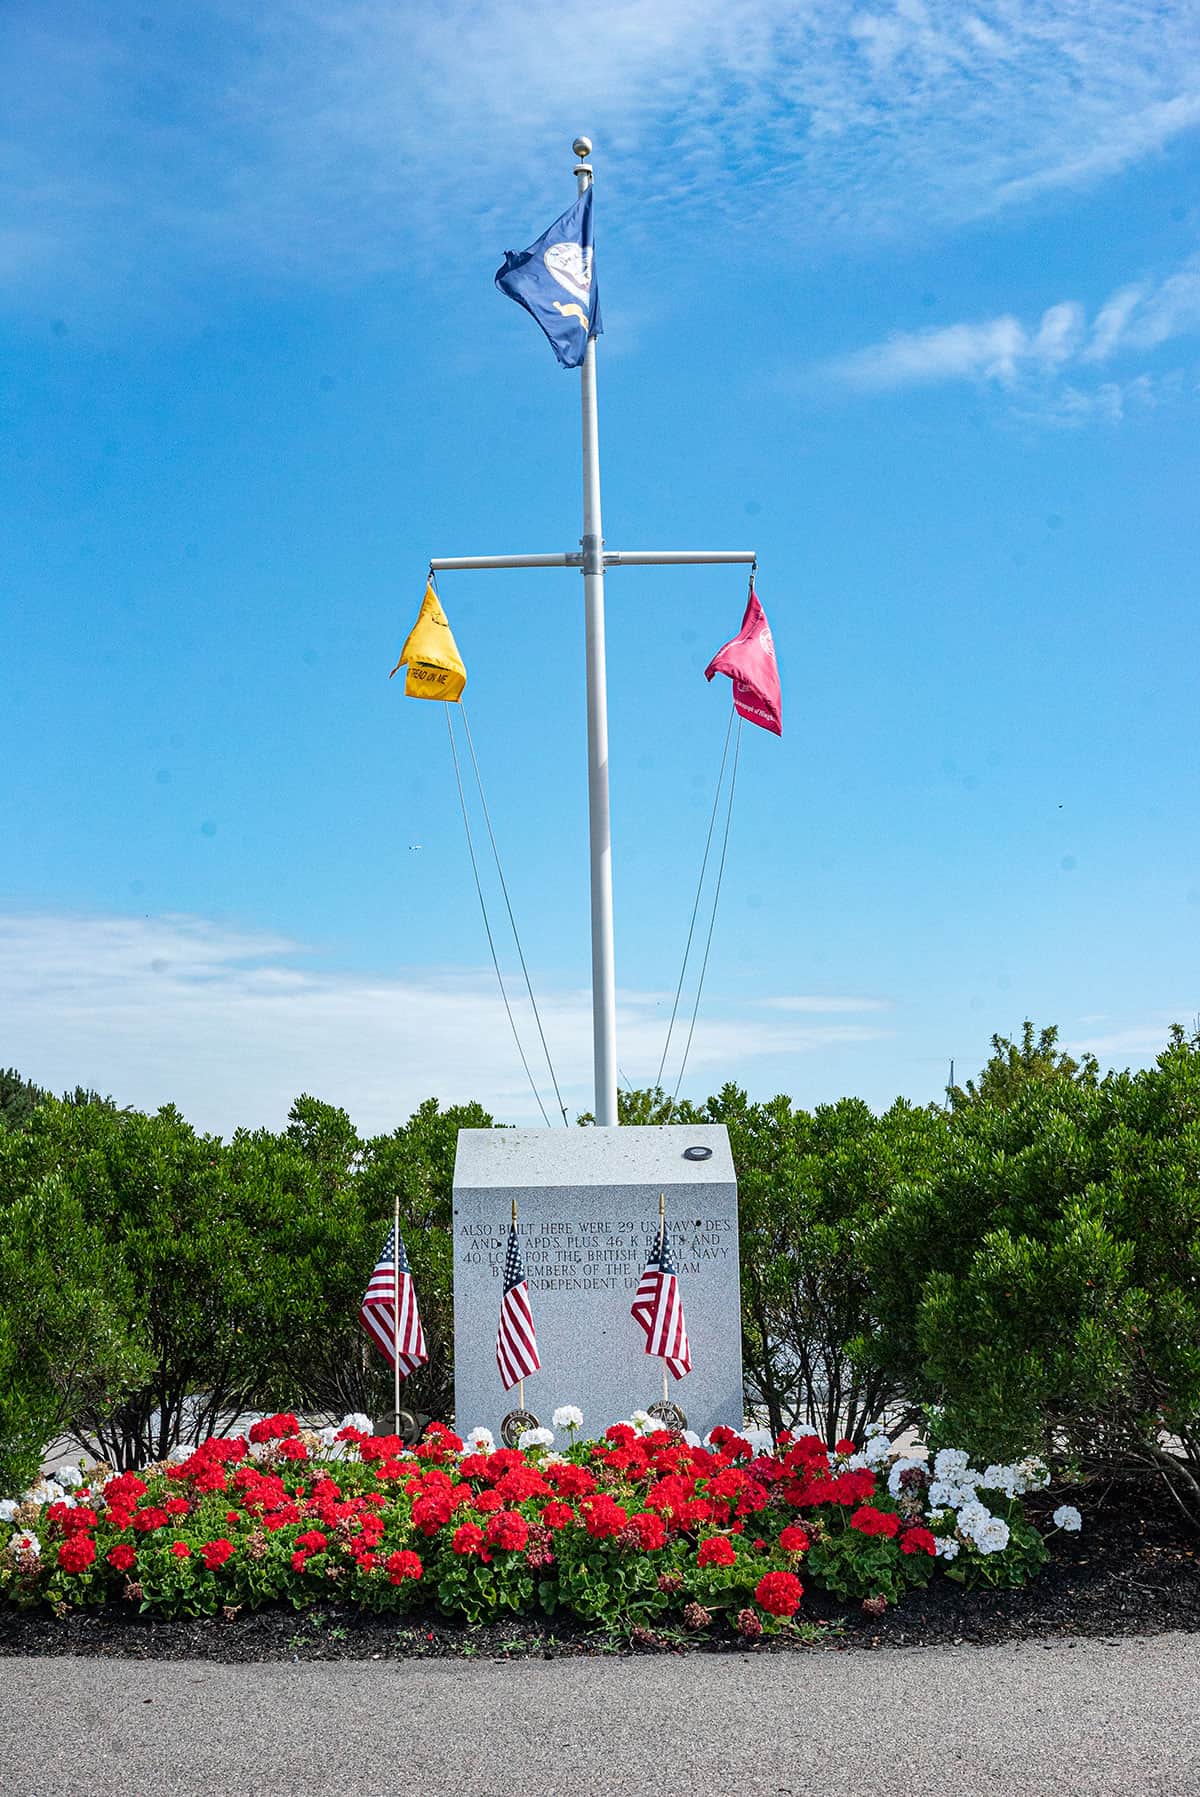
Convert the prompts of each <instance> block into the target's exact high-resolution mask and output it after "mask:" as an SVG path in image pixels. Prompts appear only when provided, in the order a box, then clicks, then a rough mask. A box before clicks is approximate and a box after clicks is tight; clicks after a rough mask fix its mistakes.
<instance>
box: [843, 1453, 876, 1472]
mask: <svg viewBox="0 0 1200 1797" xmlns="http://www.w3.org/2000/svg"><path fill="white" fill-rule="evenodd" d="M870 1464H871V1462H870V1461H869V1460H868V1459H867V1456H866V1455H865V1454H851V1456H850V1458H849V1459H848V1460H847V1462H846V1471H847V1472H848V1473H861V1472H865V1471H866V1470H867V1468H868V1467H869V1466H870Z"/></svg>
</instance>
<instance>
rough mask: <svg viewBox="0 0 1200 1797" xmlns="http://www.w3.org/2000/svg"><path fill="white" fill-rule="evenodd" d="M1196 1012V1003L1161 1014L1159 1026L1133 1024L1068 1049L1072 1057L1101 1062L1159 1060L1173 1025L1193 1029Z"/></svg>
mask: <svg viewBox="0 0 1200 1797" xmlns="http://www.w3.org/2000/svg"><path fill="white" fill-rule="evenodd" d="M1195 1011H1196V1006H1195V1005H1194V1004H1191V1005H1185V1006H1183V1008H1182V1009H1181V1010H1178V1011H1161V1012H1159V1013H1158V1016H1159V1019H1160V1021H1159V1022H1157V1023H1135V1024H1130V1025H1128V1026H1127V1027H1125V1028H1123V1029H1116V1030H1110V1031H1109V1032H1108V1034H1107V1035H1101V1036H1083V1037H1081V1038H1080V1039H1079V1040H1078V1041H1076V1042H1068V1043H1066V1044H1064V1046H1065V1047H1066V1049H1067V1052H1068V1054H1073V1055H1080V1054H1093V1055H1095V1056H1096V1058H1097V1060H1098V1061H1100V1062H1101V1063H1104V1062H1106V1061H1110V1060H1111V1059H1112V1057H1113V1056H1114V1055H1121V1056H1125V1055H1128V1056H1130V1057H1131V1058H1132V1059H1133V1060H1139V1061H1153V1060H1157V1058H1158V1056H1159V1055H1160V1054H1161V1053H1162V1051H1163V1049H1164V1048H1165V1047H1166V1045H1167V1033H1168V1030H1169V1028H1170V1026H1171V1024H1172V1023H1181V1024H1182V1025H1183V1026H1184V1028H1185V1029H1187V1028H1189V1027H1190V1023H1191V1019H1192V1017H1193V1016H1194V1015H1195Z"/></svg>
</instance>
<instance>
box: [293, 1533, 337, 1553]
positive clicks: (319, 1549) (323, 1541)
mask: <svg viewBox="0 0 1200 1797" xmlns="http://www.w3.org/2000/svg"><path fill="white" fill-rule="evenodd" d="M296 1546H297V1547H303V1548H307V1549H308V1552H309V1553H310V1554H323V1553H324V1552H325V1549H326V1548H327V1547H328V1546H329V1538H328V1536H327V1535H322V1533H321V1531H320V1529H306V1530H305V1532H304V1534H303V1535H297V1537H296Z"/></svg>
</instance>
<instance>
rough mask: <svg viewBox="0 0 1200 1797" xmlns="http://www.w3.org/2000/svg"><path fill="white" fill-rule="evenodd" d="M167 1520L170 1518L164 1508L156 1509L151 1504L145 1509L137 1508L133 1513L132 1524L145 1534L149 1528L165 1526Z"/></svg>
mask: <svg viewBox="0 0 1200 1797" xmlns="http://www.w3.org/2000/svg"><path fill="white" fill-rule="evenodd" d="M169 1521H170V1518H169V1516H168V1515H167V1513H166V1511H165V1510H156V1509H155V1508H154V1506H153V1505H152V1504H151V1505H148V1506H147V1508H146V1509H145V1510H138V1511H136V1512H135V1513H134V1518H133V1526H134V1528H135V1529H140V1530H141V1531H142V1532H143V1533H144V1534H145V1533H148V1532H149V1531H150V1530H151V1529H162V1528H165V1527H166V1525H167V1523H168V1522H169Z"/></svg>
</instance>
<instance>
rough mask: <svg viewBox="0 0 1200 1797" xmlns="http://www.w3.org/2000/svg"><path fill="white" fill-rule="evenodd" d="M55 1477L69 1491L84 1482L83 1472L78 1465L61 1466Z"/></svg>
mask: <svg viewBox="0 0 1200 1797" xmlns="http://www.w3.org/2000/svg"><path fill="white" fill-rule="evenodd" d="M54 1477H55V1478H56V1479H57V1480H58V1482H59V1484H60V1485H62V1486H64V1487H65V1489H66V1490H67V1491H74V1490H75V1488H76V1486H77V1485H82V1484H83V1474H82V1473H81V1472H80V1470H79V1468H78V1467H77V1466H60V1467H59V1469H58V1471H57V1472H56V1473H55V1475H54Z"/></svg>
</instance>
